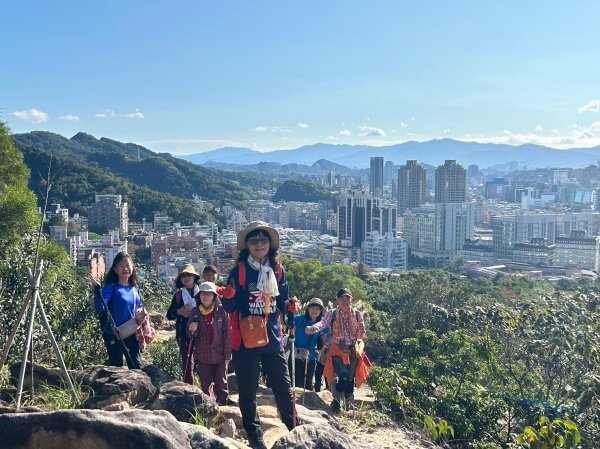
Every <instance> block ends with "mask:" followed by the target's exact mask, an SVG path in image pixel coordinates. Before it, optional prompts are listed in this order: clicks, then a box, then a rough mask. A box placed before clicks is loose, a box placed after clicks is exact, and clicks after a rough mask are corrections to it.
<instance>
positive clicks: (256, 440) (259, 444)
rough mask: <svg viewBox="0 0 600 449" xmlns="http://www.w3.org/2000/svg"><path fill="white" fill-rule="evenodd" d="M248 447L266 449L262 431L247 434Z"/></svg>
mask: <svg viewBox="0 0 600 449" xmlns="http://www.w3.org/2000/svg"><path fill="white" fill-rule="evenodd" d="M248 446H250V447H251V448H252V449H267V445H266V444H265V440H263V435H262V430H260V429H259V430H257V431H256V432H255V433H248Z"/></svg>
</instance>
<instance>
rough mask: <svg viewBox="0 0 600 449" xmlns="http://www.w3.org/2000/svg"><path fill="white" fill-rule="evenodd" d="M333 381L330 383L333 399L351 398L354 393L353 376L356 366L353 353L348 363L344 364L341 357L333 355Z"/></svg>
mask: <svg viewBox="0 0 600 449" xmlns="http://www.w3.org/2000/svg"><path fill="white" fill-rule="evenodd" d="M332 361H333V373H334V377H333V382H332V384H331V394H332V395H333V398H334V399H337V400H340V399H341V398H344V397H345V398H346V399H351V398H352V396H353V393H354V376H355V375H356V366H357V365H358V360H357V359H356V357H355V356H354V355H353V356H352V357H351V358H350V365H344V361H343V360H342V358H341V357H338V356H333V357H332Z"/></svg>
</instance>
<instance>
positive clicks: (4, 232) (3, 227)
mask: <svg viewBox="0 0 600 449" xmlns="http://www.w3.org/2000/svg"><path fill="white" fill-rule="evenodd" d="M0 160H1V161H2V163H1V164H0V217H2V218H1V219H0V259H2V258H3V257H4V256H5V255H6V253H7V252H8V251H11V248H12V245H13V244H14V243H16V241H17V239H18V237H19V236H22V235H24V234H26V233H28V232H32V231H33V230H34V229H35V227H36V222H37V218H38V212H37V208H36V200H35V195H34V194H33V192H31V191H30V190H29V189H28V187H27V182H28V180H29V169H28V168H27V166H26V165H25V164H24V162H23V155H22V154H21V153H20V152H19V151H18V150H17V149H16V148H15V147H14V145H13V144H12V140H11V137H10V134H9V129H8V126H7V125H6V124H5V123H4V122H0Z"/></svg>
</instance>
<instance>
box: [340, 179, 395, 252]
mask: <svg viewBox="0 0 600 449" xmlns="http://www.w3.org/2000/svg"><path fill="white" fill-rule="evenodd" d="M337 215H338V238H339V242H340V246H345V247H360V245H361V243H362V242H363V241H364V240H365V238H366V235H367V233H370V232H375V231H377V232H379V234H380V235H385V234H386V233H388V232H394V233H395V232H396V206H395V205H392V204H388V203H387V202H386V201H384V200H383V199H381V198H373V197H372V196H371V195H369V194H367V193H366V192H361V191H358V190H348V191H347V192H344V193H342V194H341V195H340V205H339V206H338V214H337Z"/></svg>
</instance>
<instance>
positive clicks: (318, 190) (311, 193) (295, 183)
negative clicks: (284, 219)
mask: <svg viewBox="0 0 600 449" xmlns="http://www.w3.org/2000/svg"><path fill="white" fill-rule="evenodd" d="M331 198H332V194H331V192H330V191H329V190H327V189H326V188H325V187H323V186H322V185H320V184H316V183H314V182H307V181H299V180H296V179H291V180H289V181H285V182H284V183H283V184H282V185H280V186H279V187H278V188H277V191H276V192H275V195H273V198H271V201H273V202H275V203H276V202H278V201H302V202H308V203H317V202H319V201H321V200H329V199H331Z"/></svg>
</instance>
